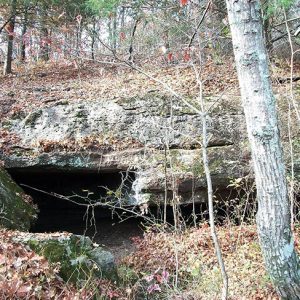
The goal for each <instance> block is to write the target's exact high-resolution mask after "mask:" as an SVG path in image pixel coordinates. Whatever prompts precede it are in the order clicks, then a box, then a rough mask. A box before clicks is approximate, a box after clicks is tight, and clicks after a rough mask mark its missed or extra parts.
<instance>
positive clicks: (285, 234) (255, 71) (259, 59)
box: [226, 0, 300, 299]
mask: <svg viewBox="0 0 300 300" xmlns="http://www.w3.org/2000/svg"><path fill="white" fill-rule="evenodd" d="M226 2H227V9H228V17H229V23H230V27H231V33H232V41H233V47H234V54H235V60H236V65H237V71H238V77H239V84H240V90H241V96H242V102H243V108H244V112H245V117H246V123H247V131H248V137H249V141H250V145H251V152H252V161H253V165H254V172H255V181H256V188H257V199H258V213H257V226H258V234H259V239H260V245H261V249H262V253H263V256H264V260H265V264H266V267H267V270H268V272H269V275H270V277H271V279H272V281H273V284H274V286H275V288H276V290H277V292H278V293H279V295H280V296H281V297H282V299H300V264H299V258H298V255H297V253H296V251H295V249H294V240H293V235H292V231H291V223H290V203H289V199H288V190H287V182H286V173H285V166H284V161H283V153H282V148H281V144H280V136H279V129H278V120H277V112H276V101H275V98H274V95H273V91H272V86H271V82H270V75H269V70H268V63H267V61H268V60H267V52H266V46H265V41H264V37H263V26H262V18H261V6H260V1H259V0H251V1H249V0H226Z"/></svg>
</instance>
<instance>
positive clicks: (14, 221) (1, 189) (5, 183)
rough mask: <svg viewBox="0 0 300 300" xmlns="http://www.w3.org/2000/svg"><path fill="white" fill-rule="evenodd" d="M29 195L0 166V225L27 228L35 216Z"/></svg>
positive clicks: (11, 227) (10, 227)
mask: <svg viewBox="0 0 300 300" xmlns="http://www.w3.org/2000/svg"><path fill="white" fill-rule="evenodd" d="M29 198H30V197H29V196H27V195H26V194H25V193H24V191H23V190H22V189H21V188H20V187H19V186H18V185H17V184H16V183H15V182H14V181H13V180H12V178H11V177H10V176H9V174H8V173H7V172H6V171H5V170H4V169H1V168H0V226H3V227H5V228H8V229H18V230H25V231H27V230H29V228H30V226H31V224H32V223H33V222H34V220H35V219H36V218H37V210H36V208H35V207H34V206H33V205H32V204H31V203H30V202H29V201H28V199H29Z"/></svg>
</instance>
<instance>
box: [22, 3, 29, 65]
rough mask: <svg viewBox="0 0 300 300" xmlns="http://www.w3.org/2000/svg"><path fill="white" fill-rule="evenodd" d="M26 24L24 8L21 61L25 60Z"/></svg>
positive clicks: (26, 11)
mask: <svg viewBox="0 0 300 300" xmlns="http://www.w3.org/2000/svg"><path fill="white" fill-rule="evenodd" d="M27 22H28V9H27V7H26V8H25V12H24V20H23V28H22V41H21V61H25V59H26V36H25V35H26V32H27Z"/></svg>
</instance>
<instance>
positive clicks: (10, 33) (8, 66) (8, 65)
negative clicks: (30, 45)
mask: <svg viewBox="0 0 300 300" xmlns="http://www.w3.org/2000/svg"><path fill="white" fill-rule="evenodd" d="M16 10H17V1H16V0H12V2H11V18H10V21H9V22H8V24H7V25H6V29H7V53H6V60H5V64H4V70H3V73H4V75H7V74H10V73H11V72H12V56H13V42H14V30H15V20H16Z"/></svg>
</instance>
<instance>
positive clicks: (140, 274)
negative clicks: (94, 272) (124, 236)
mask: <svg viewBox="0 0 300 300" xmlns="http://www.w3.org/2000/svg"><path fill="white" fill-rule="evenodd" d="M62 234H63V233H62ZM15 235H22V233H21V232H13V231H7V230H2V231H1V237H0V241H1V243H0V279H1V280H0V290H1V292H2V298H1V299H29V298H30V297H29V296H31V297H33V298H30V299H36V298H38V299H48V298H47V297H49V295H53V296H54V295H59V297H57V298H53V299H91V294H93V292H94V291H95V289H97V290H98V291H99V290H100V292H101V295H102V296H103V299H120V300H121V299H123V300H125V299H173V300H179V299H180V300H187V299H191V300H192V299H195V300H196V299H199V300H200V299H208V300H209V299H220V294H219V292H220V290H221V287H222V278H221V274H220V270H219V267H218V263H217V259H216V256H215V254H214V247H213V243H212V240H211V237H210V228H209V226H208V224H207V223H203V224H202V225H201V226H198V227H197V228H192V229H187V230H185V231H183V232H181V233H174V232H172V231H170V230H161V227H149V228H148V230H147V231H146V232H145V233H144V236H143V237H136V238H134V239H133V242H134V245H135V251H133V252H132V253H131V254H129V255H127V256H125V257H123V258H122V259H121V260H120V261H119V262H118V268H119V276H120V279H121V281H120V282H121V283H119V284H118V286H117V285H116V284H115V283H113V282H109V281H105V280H99V282H97V285H95V284H93V286H86V287H85V288H84V289H77V288H76V287H75V286H73V285H71V284H66V283H64V282H63V281H62V280H61V279H60V277H59V276H58V271H59V265H54V266H53V265H50V264H49V263H48V262H47V261H46V260H45V259H44V258H43V257H41V256H39V255H37V254H35V253H34V252H33V251H31V250H30V249H29V248H28V247H25V246H24V245H22V244H20V243H16V242H14V241H13V237H14V236H15ZM295 235H296V242H295V243H296V246H298V242H297V241H298V239H299V236H300V230H299V229H297V230H296V234H295ZM218 236H219V239H220V244H221V247H222V253H223V257H224V260H225V266H226V270H227V273H228V277H229V295H230V297H229V299H232V300H233V299H253V300H254V299H255V300H260V299H279V298H278V297H277V295H276V293H275V291H274V289H273V287H272V284H271V282H270V279H269V277H268V275H267V274H266V271H265V268H264V264H263V260H262V256H261V252H260V248H259V244H258V238H257V234H256V227H255V226H252V225H244V226H233V225H226V226H222V227H219V228H218ZM139 295H140V296H139ZM141 295H144V296H141ZM0 297H1V294H0ZM34 297H36V298H34ZM141 297H142V298H141ZM49 299H52V298H51V297H49Z"/></svg>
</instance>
